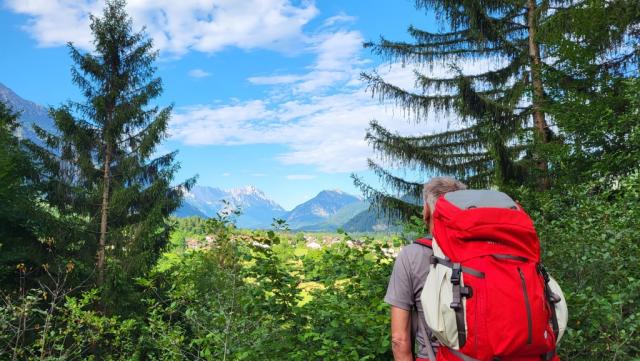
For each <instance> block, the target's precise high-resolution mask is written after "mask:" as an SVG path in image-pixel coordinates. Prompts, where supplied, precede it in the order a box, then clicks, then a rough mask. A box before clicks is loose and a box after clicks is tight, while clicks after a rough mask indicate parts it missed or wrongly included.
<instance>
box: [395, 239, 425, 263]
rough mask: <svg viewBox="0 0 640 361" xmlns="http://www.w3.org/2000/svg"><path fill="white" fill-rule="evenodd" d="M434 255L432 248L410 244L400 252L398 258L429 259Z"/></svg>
mask: <svg viewBox="0 0 640 361" xmlns="http://www.w3.org/2000/svg"><path fill="white" fill-rule="evenodd" d="M432 254H433V250H431V248H430V247H427V246H423V245H421V244H418V243H411V244H408V245H406V246H404V247H402V249H401V250H400V253H399V254H398V258H400V257H402V258H406V259H416V258H422V257H428V256H430V255H432Z"/></svg>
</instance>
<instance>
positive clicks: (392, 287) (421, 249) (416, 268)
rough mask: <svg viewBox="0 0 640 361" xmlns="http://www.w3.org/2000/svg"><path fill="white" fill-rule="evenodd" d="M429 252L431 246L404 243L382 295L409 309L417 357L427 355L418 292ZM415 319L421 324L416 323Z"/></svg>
mask: <svg viewBox="0 0 640 361" xmlns="http://www.w3.org/2000/svg"><path fill="white" fill-rule="evenodd" d="M432 254H433V252H432V251H431V248H428V247H425V246H422V245H419V244H415V243H414V244H410V245H407V246H404V247H403V248H402V250H401V251H400V253H399V254H398V257H396V261H395V263H394V265H393V272H392V273H391V278H390V279H389V286H388V287H387V294H386V296H385V297H384V301H385V302H386V303H388V304H390V305H392V306H396V307H398V308H401V309H403V310H407V311H409V312H411V321H412V322H411V327H412V330H413V333H414V334H415V335H416V342H417V344H418V349H417V357H421V358H428V356H429V354H428V352H427V349H426V348H425V345H426V344H425V340H424V338H425V337H424V335H423V333H424V332H426V330H427V324H426V321H425V319H424V315H423V314H422V302H420V294H421V293H422V287H423V286H424V282H425V281H426V279H427V274H428V273H429V259H430V257H431V255H432ZM414 306H415V307H416V308H417V310H418V314H417V315H416V314H415V313H414V311H413V309H414ZM418 322H420V323H421V325H418ZM422 330H425V331H424V332H423V331H422ZM432 344H433V343H432ZM434 346H435V345H434Z"/></svg>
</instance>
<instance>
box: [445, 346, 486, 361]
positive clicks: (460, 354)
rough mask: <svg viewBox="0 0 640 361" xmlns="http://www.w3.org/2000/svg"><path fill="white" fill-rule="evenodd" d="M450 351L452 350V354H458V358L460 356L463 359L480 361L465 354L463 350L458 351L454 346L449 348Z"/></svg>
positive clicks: (464, 360) (465, 360)
mask: <svg viewBox="0 0 640 361" xmlns="http://www.w3.org/2000/svg"><path fill="white" fill-rule="evenodd" d="M449 351H451V353H452V354H454V355H456V357H457V358H459V359H460V360H462V361H480V360H478V359H475V358H473V357H471V356H467V355H465V354H463V353H462V352H460V351H458V350H454V349H452V348H450V349H449Z"/></svg>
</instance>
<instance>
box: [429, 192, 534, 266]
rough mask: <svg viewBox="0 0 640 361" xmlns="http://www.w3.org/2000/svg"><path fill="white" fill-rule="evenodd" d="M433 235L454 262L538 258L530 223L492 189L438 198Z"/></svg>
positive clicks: (518, 209) (516, 208)
mask: <svg viewBox="0 0 640 361" xmlns="http://www.w3.org/2000/svg"><path fill="white" fill-rule="evenodd" d="M433 221H434V230H433V234H434V237H435V239H436V240H437V241H438V245H439V246H440V248H441V249H442V251H443V252H444V254H445V255H446V256H447V257H449V258H450V259H451V260H452V261H454V262H463V261H465V260H467V259H470V258H474V257H478V256H483V255H490V254H510V255H514V256H519V257H525V258H527V259H529V260H531V261H538V260H539V259H540V242H539V240H538V236H537V234H536V231H535V228H534V225H533V221H532V220H531V218H530V217H529V215H527V213H526V212H525V211H524V210H523V209H522V208H521V207H520V206H518V204H517V203H516V202H515V201H513V199H511V198H510V197H509V196H508V195H506V194H504V193H502V192H498V191H493V190H463V191H456V192H450V193H447V194H445V195H444V196H441V197H440V198H438V200H437V202H436V206H435V210H434V212H433Z"/></svg>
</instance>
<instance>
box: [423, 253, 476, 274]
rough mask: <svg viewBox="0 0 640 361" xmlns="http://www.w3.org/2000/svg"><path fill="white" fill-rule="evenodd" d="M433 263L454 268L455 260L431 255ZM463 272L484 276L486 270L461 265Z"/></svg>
mask: <svg viewBox="0 0 640 361" xmlns="http://www.w3.org/2000/svg"><path fill="white" fill-rule="evenodd" d="M431 264H441V265H443V266H445V267H448V268H453V262H451V261H449V260H448V259H444V258H440V257H436V256H431ZM461 270H462V272H464V273H467V274H470V275H472V276H475V277H478V278H484V272H480V271H478V270H475V269H473V268H469V267H464V266H462V267H461Z"/></svg>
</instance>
